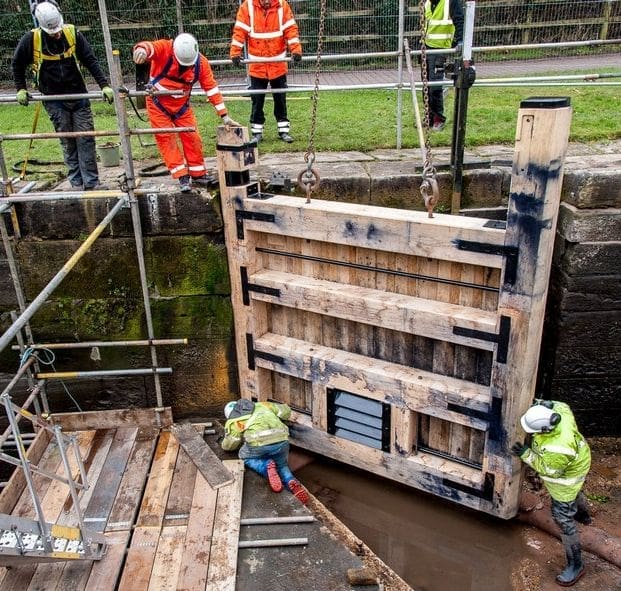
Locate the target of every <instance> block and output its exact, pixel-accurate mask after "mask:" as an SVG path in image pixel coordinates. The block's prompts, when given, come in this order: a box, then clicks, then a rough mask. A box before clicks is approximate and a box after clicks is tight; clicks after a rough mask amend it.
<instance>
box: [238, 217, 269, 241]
mask: <svg viewBox="0 0 621 591" xmlns="http://www.w3.org/2000/svg"><path fill="white" fill-rule="evenodd" d="M244 220H255V221H258V222H271V223H274V222H275V221H276V217H275V216H274V214H273V213H263V212H260V211H246V210H242V209H237V210H235V223H236V225H237V238H238V239H239V240H243V239H244Z"/></svg>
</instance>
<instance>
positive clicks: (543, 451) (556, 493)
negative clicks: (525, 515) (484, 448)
mask: <svg viewBox="0 0 621 591" xmlns="http://www.w3.org/2000/svg"><path fill="white" fill-rule="evenodd" d="M552 410H553V411H554V412H556V413H558V414H559V415H561V421H560V423H559V424H558V425H557V426H556V427H554V429H552V431H551V432H550V433H535V434H534V435H533V441H532V444H531V446H532V449H527V450H526V451H525V452H524V453H523V454H522V455H521V456H520V457H521V459H522V461H523V462H524V463H526V464H528V465H529V466H530V467H531V468H532V469H533V470H534V471H535V472H537V474H539V476H540V477H541V480H543V484H544V485H545V487H546V488H547V489H548V492H549V493H550V496H551V497H552V498H553V499H555V500H557V501H562V502H570V501H573V500H574V499H575V498H576V497H577V496H578V493H579V492H580V489H581V488H582V485H583V484H584V479H585V478H586V475H587V474H588V472H589V468H590V467H591V450H590V449H589V445H588V444H587V442H586V441H585V439H584V437H583V436H582V435H581V434H580V432H579V431H578V426H577V425H576V420H575V418H574V415H573V413H572V412H571V409H570V408H569V406H568V405H567V404H565V403H564V402H554V404H553V406H552Z"/></svg>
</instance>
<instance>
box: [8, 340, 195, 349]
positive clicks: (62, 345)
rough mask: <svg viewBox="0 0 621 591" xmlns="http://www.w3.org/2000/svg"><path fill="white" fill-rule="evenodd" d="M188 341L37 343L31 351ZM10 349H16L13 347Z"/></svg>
mask: <svg viewBox="0 0 621 591" xmlns="http://www.w3.org/2000/svg"><path fill="white" fill-rule="evenodd" d="M187 344H188V339H142V340H136V341H84V342H81V343H37V344H35V345H30V348H31V349H90V348H91V347H148V346H151V345H187ZM11 348H12V349H16V348H17V347H16V346H15V345H13V347H11Z"/></svg>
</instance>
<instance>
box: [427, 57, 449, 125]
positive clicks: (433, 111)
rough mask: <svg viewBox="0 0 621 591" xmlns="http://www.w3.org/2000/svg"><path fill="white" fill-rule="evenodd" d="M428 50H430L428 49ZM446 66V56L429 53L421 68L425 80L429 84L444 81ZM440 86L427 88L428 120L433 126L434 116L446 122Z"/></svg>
mask: <svg viewBox="0 0 621 591" xmlns="http://www.w3.org/2000/svg"><path fill="white" fill-rule="evenodd" d="M428 49H430V48H428ZM445 64H446V55H444V54H438V53H431V54H429V55H427V60H426V62H423V64H422V66H423V67H424V68H426V69H427V80H429V82H432V81H436V80H444V66H445ZM442 89H443V87H442V86H430V87H429V118H430V119H431V123H430V124H431V125H433V120H434V116H435V117H438V118H439V119H441V120H442V121H446V117H445V116H444V97H443V95H442Z"/></svg>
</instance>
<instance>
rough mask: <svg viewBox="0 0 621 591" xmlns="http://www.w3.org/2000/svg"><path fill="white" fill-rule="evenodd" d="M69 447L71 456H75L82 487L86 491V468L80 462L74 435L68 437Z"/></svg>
mask: <svg viewBox="0 0 621 591" xmlns="http://www.w3.org/2000/svg"><path fill="white" fill-rule="evenodd" d="M69 445H71V449H72V450H73V455H74V456H75V459H76V462H77V463H78V468H79V470H80V479H81V481H82V485H83V486H84V488H85V489H87V488H88V476H87V474H86V468H85V467H84V461H83V460H82V456H81V455H80V446H79V445H78V439H77V437H76V436H75V435H71V436H69Z"/></svg>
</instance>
